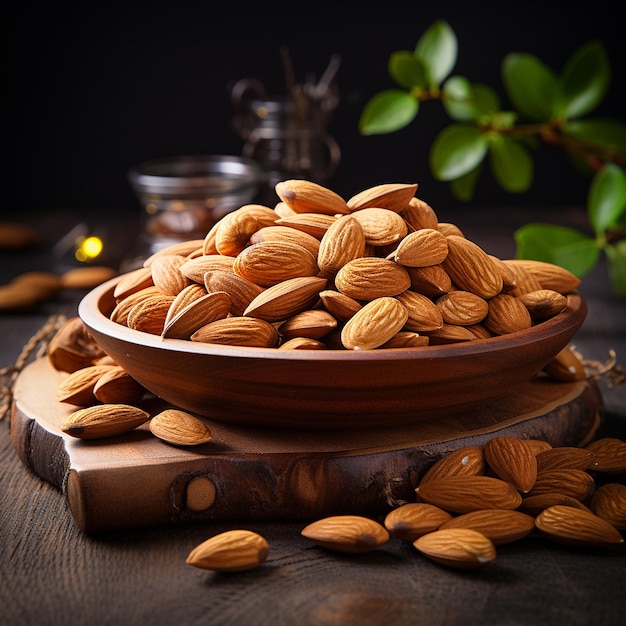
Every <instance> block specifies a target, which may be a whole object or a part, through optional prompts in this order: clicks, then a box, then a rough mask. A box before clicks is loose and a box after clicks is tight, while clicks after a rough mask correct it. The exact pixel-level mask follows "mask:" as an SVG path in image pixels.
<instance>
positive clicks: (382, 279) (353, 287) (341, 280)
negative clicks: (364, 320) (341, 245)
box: [335, 257, 411, 300]
mask: <svg viewBox="0 0 626 626" xmlns="http://www.w3.org/2000/svg"><path fill="white" fill-rule="evenodd" d="M410 286H411V279H410V278H409V275H408V273H407V271H406V270H405V269H404V268H403V267H402V266H401V265H398V264H397V263H395V262H394V261H390V260H389V259H382V258H378V257H362V258H359V259H354V260H352V261H348V263H346V264H345V265H344V266H343V267H342V268H341V269H340V270H339V271H338V272H337V275H336V276H335V287H336V288H337V289H338V290H339V291H341V293H345V294H346V295H347V296H350V297H351V298H355V299H356V300H374V299H376V298H380V297H384V296H397V295H398V294H400V293H402V292H403V291H406V290H407V289H408V288H409V287H410Z"/></svg>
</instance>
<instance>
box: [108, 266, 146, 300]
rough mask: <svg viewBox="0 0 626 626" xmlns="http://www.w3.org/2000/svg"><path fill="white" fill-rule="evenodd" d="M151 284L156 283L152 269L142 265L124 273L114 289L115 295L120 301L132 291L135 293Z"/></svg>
mask: <svg viewBox="0 0 626 626" xmlns="http://www.w3.org/2000/svg"><path fill="white" fill-rule="evenodd" d="M151 285H154V282H153V280H152V270H151V269H150V268H149V267H140V268H137V269H136V270H132V271H130V272H126V273H125V274H122V276H121V277H120V279H119V280H118V282H117V284H116V285H115V288H114V289H113V297H114V298H115V299H116V300H118V301H119V300H123V299H124V298H126V297H127V296H129V295H130V294H131V293H135V292H136V291H140V290H142V289H145V288H146V287H150V286H151Z"/></svg>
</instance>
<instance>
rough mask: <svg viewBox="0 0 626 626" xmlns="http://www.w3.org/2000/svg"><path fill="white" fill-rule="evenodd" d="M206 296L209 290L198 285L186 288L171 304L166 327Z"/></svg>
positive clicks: (192, 284)
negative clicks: (183, 311)
mask: <svg viewBox="0 0 626 626" xmlns="http://www.w3.org/2000/svg"><path fill="white" fill-rule="evenodd" d="M224 274H226V272H224ZM231 276H232V274H231ZM206 295H207V290H206V289H205V288H204V287H203V286H202V285H199V284H198V283H191V284H190V285H187V286H186V287H184V288H183V289H182V290H181V291H180V292H179V293H178V294H176V296H174V300H173V301H172V304H170V308H169V309H168V311H167V315H166V317H165V326H167V324H168V323H169V321H170V320H171V319H172V318H173V317H175V316H176V315H178V313H180V312H181V311H182V310H183V309H184V308H186V307H188V306H189V305H190V304H191V303H192V302H195V301H196V300H199V299H200V298H202V297H204V296H206Z"/></svg>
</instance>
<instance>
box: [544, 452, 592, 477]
mask: <svg viewBox="0 0 626 626" xmlns="http://www.w3.org/2000/svg"><path fill="white" fill-rule="evenodd" d="M594 459H595V454H594V453H593V452H592V451H591V450H587V449H586V448H576V447H574V446H559V447H558V448H550V449H548V450H544V451H543V452H540V453H539V454H538V455H537V471H538V472H543V471H546V470H553V469H579V470H586V469H588V468H589V467H590V466H591V464H592V463H593V461H594Z"/></svg>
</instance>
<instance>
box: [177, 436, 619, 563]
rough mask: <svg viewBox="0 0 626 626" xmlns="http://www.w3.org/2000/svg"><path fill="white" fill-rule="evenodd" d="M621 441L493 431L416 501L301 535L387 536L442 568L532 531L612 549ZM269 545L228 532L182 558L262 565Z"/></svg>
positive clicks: (380, 540)
mask: <svg viewBox="0 0 626 626" xmlns="http://www.w3.org/2000/svg"><path fill="white" fill-rule="evenodd" d="M625 474H626V442H624V441H622V440H620V439H615V438H608V437H607V438H601V439H596V440H595V441H593V442H591V443H589V444H587V445H586V446H584V447H572V446H562V447H552V446H551V445H550V444H549V443H548V442H546V441H543V440H534V439H528V440H526V439H519V438H515V437H506V436H497V437H494V438H493V439H491V440H489V441H488V442H487V443H486V444H485V445H484V446H483V447H477V446H472V447H465V448H459V449H457V450H455V451H453V452H450V453H448V454H447V455H445V456H443V457H441V458H440V459H439V460H437V461H436V462H435V463H434V464H433V465H432V466H431V467H430V468H429V469H428V470H427V471H426V472H425V473H424V475H423V476H422V477H421V480H420V483H419V485H418V486H417V488H416V489H415V493H416V501H415V502H409V503H402V504H400V505H399V506H397V507H396V508H394V509H392V510H391V511H390V512H389V513H388V514H387V515H386V517H385V518H384V520H383V521H382V523H381V522H379V521H376V520H374V519H370V518H368V517H363V516H359V515H336V516H331V517H326V518H323V519H320V520H317V521H314V522H312V523H310V524H308V525H307V526H305V528H303V530H302V533H301V534H302V536H304V537H306V538H308V539H310V540H311V541H313V542H314V543H316V544H317V545H319V546H321V547H323V548H325V549H327V550H331V551H335V552H342V553H351V554H359V553H365V552H371V551H372V550H376V549H378V548H380V547H381V546H383V545H384V544H386V543H387V542H388V541H389V540H390V539H392V537H395V538H396V539H398V540H401V541H406V542H409V543H411V544H412V545H413V546H414V548H415V550H416V552H417V553H419V554H422V555H424V556H425V557H427V558H429V559H431V560H432V561H434V562H436V563H439V564H441V565H444V566H446V567H451V568H456V569H475V568H479V567H483V566H485V565H487V564H488V563H491V562H492V561H493V560H494V559H495V558H496V555H497V549H498V548H499V546H502V545H505V544H509V543H512V542H515V541H519V540H522V539H524V538H525V537H528V536H529V535H531V534H536V535H539V536H541V537H545V538H546V539H548V540H550V541H555V542H559V543H561V544H566V545H570V546H574V547H583V548H585V547H590V548H609V547H613V546H617V545H619V544H622V543H623V542H624V539H623V537H622V533H623V532H624V531H626V485H625V484H624V483H623V482H619V480H620V477H623V476H624V475H625ZM268 552H269V545H268V543H267V541H266V540H265V539H264V538H263V537H262V536H261V535H259V534H257V533H255V532H253V531H250V530H230V531H226V532H223V533H220V534H218V535H215V536H213V537H211V538H209V539H207V540H206V541H205V542H203V543H201V544H200V545H198V546H196V547H195V548H194V549H193V550H192V551H191V553H190V554H189V556H188V557H187V563H188V564H189V565H192V566H194V567H197V568H200V569H209V570H213V571H223V572H227V571H242V570H245V569H251V568H253V567H257V566H258V565H261V564H262V563H263V562H264V561H265V560H266V558H267V556H268Z"/></svg>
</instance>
